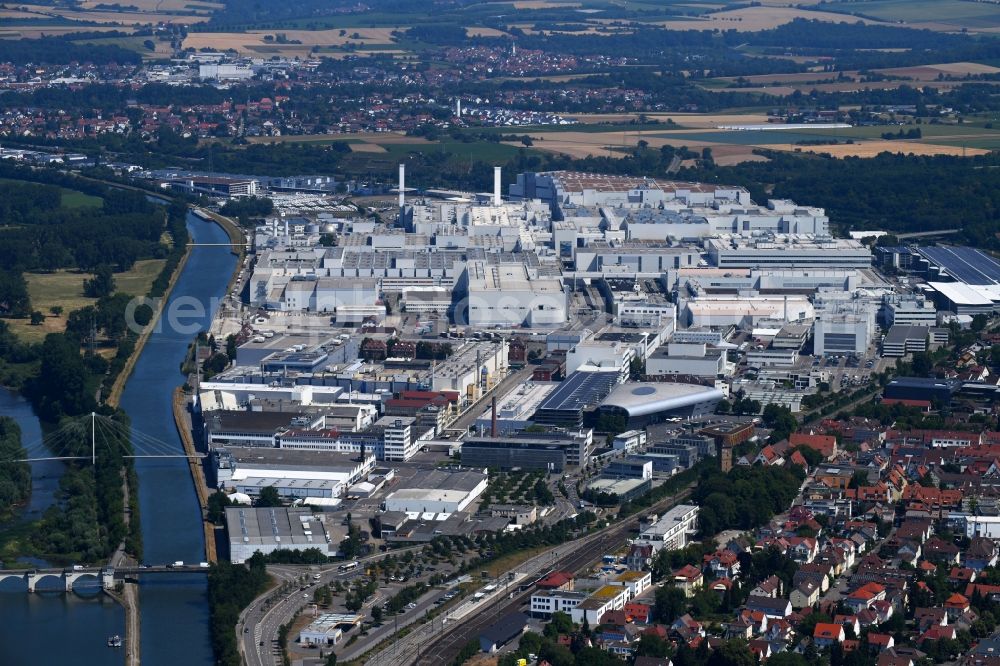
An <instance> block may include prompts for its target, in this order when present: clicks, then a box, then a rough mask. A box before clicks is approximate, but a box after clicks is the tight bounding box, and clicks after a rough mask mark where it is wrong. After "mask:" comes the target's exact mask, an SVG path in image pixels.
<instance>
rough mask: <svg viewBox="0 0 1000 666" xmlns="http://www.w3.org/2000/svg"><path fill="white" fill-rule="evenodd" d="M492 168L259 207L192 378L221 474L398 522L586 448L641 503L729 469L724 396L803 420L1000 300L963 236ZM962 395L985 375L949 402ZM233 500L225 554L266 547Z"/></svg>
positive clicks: (999, 281)
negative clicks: (873, 239)
mask: <svg viewBox="0 0 1000 666" xmlns="http://www.w3.org/2000/svg"><path fill="white" fill-rule="evenodd" d="M501 180H502V174H501V173H500V171H499V170H497V172H496V174H495V186H494V191H493V192H489V193H479V194H477V193H468V194H463V193H455V192H447V193H439V192H419V191H417V190H414V189H412V188H407V187H406V185H405V172H404V168H403V167H402V166H401V167H400V181H399V187H398V210H397V211H396V213H395V214H394V215H390V216H388V217H386V216H385V215H384V214H383V215H382V216H381V218H380V219H376V218H373V217H367V216H366V217H350V216H346V217H345V216H332V215H330V214H329V213H327V212H320V213H316V212H310V211H308V210H294V209H290V208H288V207H287V206H286V207H283V208H282V209H281V210H280V211H279V212H278V213H277V214H276V215H275V216H274V217H273V218H270V219H267V220H264V221H263V223H261V224H259V226H257V228H256V229H255V230H254V232H253V235H252V239H253V245H252V248H253V252H252V254H251V255H250V256H249V258H248V259H247V262H246V265H245V267H244V269H243V272H242V274H241V279H240V283H239V285H238V291H236V292H234V295H235V296H236V297H237V298H238V299H239V300H240V301H241V303H242V307H243V311H244V312H245V313H246V314H245V315H244V318H243V319H242V320H241V323H240V328H239V330H238V331H234V334H235V335H236V336H237V339H238V342H239V344H240V346H239V351H238V355H237V359H236V361H235V363H233V364H232V365H231V366H230V367H228V368H227V369H225V370H223V371H222V372H220V373H218V374H215V375H213V376H211V377H210V378H205V377H202V378H200V382H199V385H198V386H197V390H196V400H195V404H194V409H195V413H196V415H197V418H196V421H197V423H198V428H197V429H196V430H197V432H198V433H199V434H200V439H201V445H203V446H204V447H205V448H206V450H207V451H208V453H209V460H211V465H210V467H211V469H210V473H209V476H210V482H211V484H212V485H214V486H215V487H217V488H219V489H221V490H223V491H225V492H227V493H229V494H230V495H231V497H233V498H236V499H237V500H239V501H243V502H247V503H249V502H252V501H253V500H254V498H256V497H258V496H259V495H260V493H261V492H262V490H263V489H265V488H268V487H273V488H274V489H275V490H277V492H278V494H279V495H280V496H281V497H282V498H284V499H285V500H286V501H288V502H293V503H294V504H296V505H303V506H311V507H313V508H314V509H323V510H326V511H337V510H344V508H345V507H346V506H347V505H346V504H345V503H356V502H359V501H361V502H363V501H369V500H370V501H371V502H373V503H374V504H373V506H375V505H377V506H378V511H379V512H381V513H380V515H383V517H384V518H385V520H383V521H382V524H383V532H384V538H385V539H387V540H390V541H413V540H417V541H420V540H429V539H431V538H433V536H434V535H435V534H440V533H448V534H471V533H473V532H476V531H480V530H482V529H484V526H488V527H489V529H499V530H504V529H516V528H517V520H515V519H514V518H511V517H510V516H507V517H505V516H506V514H504V516H498V515H492V514H490V515H485V514H483V513H482V512H481V511H479V508H478V507H479V503H480V500H481V497H482V496H483V494H484V492H486V489H487V484H488V479H489V477H488V470H494V471H514V472H518V473H523V472H528V471H535V472H541V473H544V474H547V475H551V474H572V473H574V472H575V471H576V470H579V469H581V468H583V467H586V466H587V465H589V464H591V463H592V462H595V461H598V462H600V463H601V465H602V466H603V468H604V472H603V473H602V474H601V475H600V476H598V477H597V478H593V479H591V480H590V481H589V482H588V487H587V489H588V490H591V491H593V492H597V493H606V494H612V495H618V496H619V497H622V498H625V499H627V498H631V497H635V496H637V495H639V494H642V493H643V492H646V491H648V490H649V489H650V488H651V487H653V486H654V485H655V484H658V483H660V482H661V481H662V479H664V478H668V477H670V476H671V475H673V474H676V473H678V472H679V471H682V470H684V469H686V468H689V467H691V466H692V465H694V464H696V463H697V462H698V461H699V460H701V459H704V458H705V457H715V456H719V457H720V460H721V463H720V464H723V465H724V466H727V465H731V464H734V461H733V460H732V447H733V446H734V445H735V444H737V443H739V442H740V441H744V440H745V439H747V438H750V437H752V436H754V430H755V426H754V423H752V422H750V418H751V416H752V415H750V416H747V417H745V418H743V419H742V420H741V419H730V420H729V421H723V422H719V421H718V420H717V419H716V417H715V414H716V412H717V408H718V407H719V405H720V404H721V403H723V401H726V402H728V403H732V402H734V401H736V400H753V401H757V402H758V403H759V404H772V403H773V404H777V405H782V406H785V407H787V408H788V409H790V410H791V412H792V413H800V412H802V411H803V410H804V409H805V407H804V403H808V402H809V400H810V399H811V398H810V396H814V395H816V394H817V393H819V392H820V391H824V390H834V391H838V390H846V389H850V388H851V387H860V386H864V385H865V384H867V383H868V382H870V381H872V375H873V373H875V372H877V371H878V370H879V368H881V367H883V366H884V364H886V363H890V364H891V363H894V362H895V359H897V358H900V357H904V356H906V355H909V354H912V353H914V352H921V351H926V350H931V349H934V348H935V347H937V346H939V345H941V344H944V343H946V342H947V341H948V339H949V330H950V329H949V327H953V326H959V327H966V326H968V325H969V324H970V323H971V321H972V317H973V316H974V315H976V314H981V313H992V312H996V311H998V310H1000V263H997V262H996V261H995V260H994V259H992V258H991V257H989V256H988V255H986V254H984V253H982V252H980V251H979V250H975V249H972V248H963V247H947V246H933V247H931V246H898V247H897V246H892V247H889V246H878V247H874V248H872V247H870V246H869V245H866V244H864V243H862V242H861V240H856V239H845V238H836V237H834V236H833V235H832V230H831V225H830V220H829V219H828V218H827V217H826V215H825V213H824V211H823V210H822V209H820V208H815V207H811V206H808V205H802V204H799V203H796V202H792V201H786V200H770V201H767V202H762V203H756V202H754V201H752V200H751V198H750V195H749V193H748V192H747V191H746V190H745V189H743V188H740V187H729V186H721V185H707V184H700V183H683V182H672V181H661V180H654V179H649V178H633V177H623V176H610V175H600V174H583V173H570V172H548V173H523V174H519V175H517V177H516V182H515V183H514V184H513V185H511V186H510V187H509V191H508V196H504V193H503V192H502V187H501ZM900 270H905V271H908V274H909V275H910V277H908V278H907V279H898V278H897V277H895V276H896V274H897V271H900ZM968 390H972V391H973V392H975V391H978V392H979V394H980V395H982V394H983V393H984V392H986V393H989V392H990V391H992V390H993V389H992V388H990V387H989V386H987V387H986V388H982V387H979V388H975V387H973V388H972V389H969V387H968V386H966V385H965V384H963V383H962V382H957V383H956V384H954V385H949V387H948V391H947V392H946V393H947V395H943V396H942V399H950V398H951V397H952V396H954V395H960V394H961V393H962V392H963V391H968ZM890 394H891V395H890ZM897 394H898V395H897ZM912 394H913V389H912V387H910V386H909V385H908V384H906V383H905V382H902V383H893V384H890V386H889V387H887V389H886V397H887V398H893V396H895V399H900V400H907V399H910V398H909V396H911V395H912ZM665 426H666V430H664V427H665ZM612 440H613V444H611V442H612ZM441 465H447V468H446V469H441ZM352 505H353V504H352ZM239 511H240V513H239V514H238V515H237V514H235V513H232V510H230V515H229V516H228V522H229V526H230V538H231V539H232V546H233V553H234V556H235V554H236V553H240V555H239V557H245V556H246V554H247V551H248V549H249V548H251V547H252V546H258V547H259V548H261V549H265V548H268V547H274V544H271V545H270V546H269V545H268V543H266V542H267V540H268V538H270V537H267V535H266V533H267V530H266V529H263V528H260V527H259V525H260V524H262V521H264V518H266V516H265V517H264V518H262V516H261V515H260V514H254V513H253V512H252V511H250V510H249V509H240V510H239ZM477 512H479V514H478V515H477ZM569 512H570V509H567V510H566V511H564V512H563V513H561V514H560V515H566V514H567V513H569ZM515 513H517V512H516V511H515V512H513V513H511V516H513V515H514V514H515ZM518 515H520V514H518ZM268 520H270V518H268ZM282 520H285V521H286V522H288V524H289V525H291V526H292V527H291V528H288V529H291V530H292V531H291V533H290V534H291V536H286V537H285V538H283V541H282V542H281V543H284V544H285V545H286V546H287V547H299V546H298V545H297V544H300V543H301V544H308V546H309V547H315V546H317V545H319V546H321V547H322V548H325V549H329V550H334V551H335V550H336V548H337V546H336V544H337V543H338V542H339V538H338V537H337V536H336V534H335V533H336V532H337V531H338V530H341V531H342V526H340V525H337V524H329V523H327V522H324V523H323V526H324V529H325V530H326V533H325V536H323V537H322V538H320V536H321V532H323V531H322V530H310V531H311V532H312V534H304V531H305V530H304V528H303V530H299V523H298V522H296V520H298V519H297V518H295V517H294V516H293V517H291V518H288V517H286V518H283V519H282ZM687 520H688V519H687V518H685V521H687ZM237 523H238V524H239V525H240V529H239V530H237V529H236V525H237ZM275 524H278V523H275ZM281 524H284V523H281ZM685 524H688V523H687V522H685ZM255 525H257V527H255ZM302 525H305V523H304V522H302ZM293 528H294V529H293ZM283 529H284V528H283ZM685 529H687V528H685ZM279 531H280V530H279ZM286 531H287V530H286ZM300 531H301V532H303V533H302V534H299V532H300ZM282 534H284V533H282ZM273 536H274V537H276V538H277V537H281V536H282V535H281V534H277V533H275V534H274V535H273ZM309 537H311V538H309ZM657 538H659V537H657ZM664 538H666V537H664ZM671 538H672V537H671ZM324 544H325V545H324ZM303 547H304V546H303Z"/></svg>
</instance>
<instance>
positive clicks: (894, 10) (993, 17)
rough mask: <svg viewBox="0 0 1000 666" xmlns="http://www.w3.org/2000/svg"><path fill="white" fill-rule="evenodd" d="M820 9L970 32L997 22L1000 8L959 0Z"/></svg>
mask: <svg viewBox="0 0 1000 666" xmlns="http://www.w3.org/2000/svg"><path fill="white" fill-rule="evenodd" d="M822 9H823V10H825V11H830V12H843V13H845V14H854V15H857V16H865V17H869V18H874V19H880V20H883V21H889V22H892V23H895V22H897V21H905V22H906V23H947V24H950V25H956V26H959V27H963V28H970V29H974V28H988V27H992V26H996V25H997V24H998V23H1000V6H998V5H995V4H990V3H985V2H965V1H963V0H859V1H857V2H855V1H853V0H852V1H851V2H830V3H827V4H825V5H823V7H822Z"/></svg>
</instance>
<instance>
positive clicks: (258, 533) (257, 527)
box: [226, 507, 338, 564]
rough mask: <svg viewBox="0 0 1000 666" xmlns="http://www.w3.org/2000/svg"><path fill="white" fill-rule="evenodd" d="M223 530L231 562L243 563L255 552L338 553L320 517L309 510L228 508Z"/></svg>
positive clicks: (328, 554)
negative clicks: (226, 538) (311, 550)
mask: <svg viewBox="0 0 1000 666" xmlns="http://www.w3.org/2000/svg"><path fill="white" fill-rule="evenodd" d="M226 532H227V533H228V535H229V559H230V561H231V562H232V563H233V564H243V563H244V562H246V561H247V560H248V559H250V557H251V556H253V554H254V553H258V552H259V553H261V554H263V555H267V554H269V553H273V552H274V551H276V550H299V551H301V550H308V549H310V548H316V549H318V550H319V551H320V552H321V553H323V554H324V555H327V556H331V555H336V552H337V545H336V544H337V543H338V541H335V540H334V539H333V538H331V534H330V532H329V530H328V527H327V525H326V523H325V522H324V520H323V516H322V515H320V516H314V515H313V514H312V512H310V511H309V510H308V509H300V508H290V507H269V508H251V507H227V508H226Z"/></svg>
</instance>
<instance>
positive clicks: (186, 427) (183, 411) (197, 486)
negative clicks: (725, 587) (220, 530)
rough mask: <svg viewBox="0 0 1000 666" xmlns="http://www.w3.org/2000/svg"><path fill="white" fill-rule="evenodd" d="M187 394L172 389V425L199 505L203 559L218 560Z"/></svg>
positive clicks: (180, 390) (179, 388) (178, 388)
mask: <svg viewBox="0 0 1000 666" xmlns="http://www.w3.org/2000/svg"><path fill="white" fill-rule="evenodd" d="M187 404H188V401H187V395H186V394H185V393H184V389H183V388H181V387H180V386H178V387H177V388H176V389H174V396H173V410H174V425H176V426H177V435H178V436H179V437H180V438H181V442H182V443H183V444H184V454H185V455H186V456H188V458H187V461H188V469H189V470H190V471H191V481H192V482H193V483H194V492H195V494H196V495H197V496H198V505H199V506H200V507H201V517H202V524H203V526H204V530H205V561H207V562H213V563H214V562H216V561H218V556H217V552H218V551H217V548H216V545H215V525H214V524H213V523H211V522H209V521H208V495H209V492H208V484H207V483H206V482H205V471H204V469H202V465H201V460H202V458H198V457H196V456H197V455H198V450H197V448H196V447H195V444H194V438H193V437H192V435H191V421H190V420H189V419H188V409H187Z"/></svg>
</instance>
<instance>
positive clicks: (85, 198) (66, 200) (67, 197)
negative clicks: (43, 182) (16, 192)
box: [0, 178, 104, 208]
mask: <svg viewBox="0 0 1000 666" xmlns="http://www.w3.org/2000/svg"><path fill="white" fill-rule="evenodd" d="M0 182H4V183H21V184H25V185H38V183H34V182H31V181H28V180H15V179H13V178H0ZM59 190H60V191H61V192H62V197H61V198H60V200H59V203H60V205H62V207H63V208H83V207H85V206H100V205H101V204H102V203H104V200H103V199H101V198H100V197H95V196H93V195H92V194H84V193H83V192H81V191H80V190H71V189H68V188H65V187H60V188H59Z"/></svg>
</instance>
